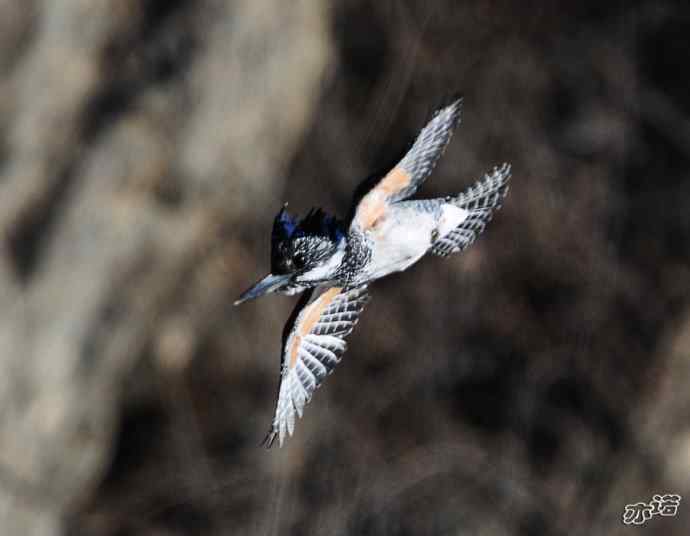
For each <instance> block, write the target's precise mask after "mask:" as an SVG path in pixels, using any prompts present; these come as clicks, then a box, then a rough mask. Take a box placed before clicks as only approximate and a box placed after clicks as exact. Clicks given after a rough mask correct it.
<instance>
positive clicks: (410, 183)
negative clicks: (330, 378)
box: [235, 98, 510, 447]
mask: <svg viewBox="0 0 690 536" xmlns="http://www.w3.org/2000/svg"><path fill="white" fill-rule="evenodd" d="M461 110H462V99H461V98H457V99H455V100H454V101H453V102H452V103H451V104H449V105H448V106H445V107H442V108H440V109H439V110H437V111H436V112H435V114H434V115H433V117H432V118H431V120H430V121H429V122H428V123H427V125H426V126H425V127H424V128H423V129H422V130H421V132H420V133H419V135H418V136H417V138H416V139H415V141H414V143H413V144H412V146H411V147H410V149H409V150H408V151H407V153H406V154H405V155H404V156H403V158H402V159H401V160H400V161H399V162H398V163H397V165H395V166H394V167H393V168H392V169H391V170H390V171H388V173H387V174H385V175H384V176H383V177H381V178H378V179H377V182H376V183H375V184H373V185H367V186H369V189H368V191H366V192H363V193H362V194H363V195H360V196H357V195H356V196H355V201H354V202H353V207H352V210H351V215H350V216H349V217H348V219H347V220H346V221H340V220H338V219H336V218H334V217H332V216H330V215H327V214H325V213H324V212H323V211H322V210H320V209H319V210H311V211H310V212H309V213H308V214H307V215H306V216H305V217H304V218H302V219H299V220H298V219H297V218H294V217H293V216H291V215H290V214H288V212H287V210H286V207H285V206H283V208H282V209H281V210H280V211H279V212H278V215H277V216H276V217H275V220H274V222H273V231H272V235H271V273H270V274H269V275H268V276H266V277H265V278H263V279H262V280H261V281H259V282H258V283H256V284H255V285H254V286H252V287H251V288H249V289H248V290H247V291H246V292H244V293H243V294H242V295H241V296H240V297H239V299H238V300H237V301H236V302H235V305H239V304H240V303H242V302H244V301H247V300H250V299H253V298H257V297H259V296H262V295H264V294H267V293H270V292H279V293H283V294H290V295H292V294H296V293H302V292H303V294H302V296H301V298H300V300H299V302H298V303H297V306H296V307H295V309H294V311H293V312H292V314H291V316H290V319H289V320H288V322H287V324H286V326H285V329H284V332H283V344H282V352H281V373H280V375H281V379H280V386H279V389H278V400H277V404H276V410H275V416H274V418H273V422H272V424H271V428H270V430H269V432H268V435H267V436H266V439H265V440H264V444H265V445H266V446H267V447H270V446H271V445H272V444H273V442H274V441H275V439H276V437H277V438H278V443H279V444H280V445H281V446H282V444H283V441H284V440H285V438H286V436H288V435H292V433H293V431H294V426H295V415H297V416H298V417H302V412H303V409H304V406H305V404H306V403H307V402H309V400H310V399H311V396H312V394H313V392H314V391H315V389H316V388H317V387H319V386H320V385H321V383H322V381H323V380H324V378H325V377H326V376H327V375H328V374H330V373H331V372H332V371H333V369H334V367H335V365H336V364H337V363H338V362H339V361H340V358H341V356H342V354H343V353H344V352H345V349H346V342H345V337H346V336H347V335H349V334H350V332H351V331H352V329H353V328H354V326H355V324H356V323H357V321H358V319H359V316H360V313H361V312H362V310H363V308H364V306H365V305H366V303H367V301H368V300H369V293H368V290H367V287H368V285H369V284H370V283H371V282H373V281H374V280H376V279H379V278H381V277H384V276H386V275H388V274H390V273H393V272H401V271H403V270H405V269H407V268H408V267H410V266H411V265H413V264H414V263H416V262H417V261H418V260H419V259H421V258H422V257H423V256H424V255H426V254H427V253H432V254H433V255H438V256H441V257H445V256H447V255H450V254H451V253H457V252H460V251H463V250H464V249H466V248H467V247H468V246H469V245H470V244H472V243H473V242H474V240H475V239H476V238H477V236H478V235H479V234H480V233H481V232H482V231H483V230H484V227H485V226H486V224H487V223H488V222H489V220H490V219H491V217H492V214H493V212H494V211H495V210H496V209H498V208H499V207H500V204H501V201H502V199H503V198H504V196H505V195H506V193H507V192H508V180H509V179H510V165H508V164H505V163H504V164H503V165H501V166H499V167H496V168H494V169H493V170H492V171H491V172H489V173H487V174H486V175H484V177H482V178H481V179H480V180H479V181H477V182H476V183H475V184H474V185H473V186H471V187H470V188H469V189H467V190H466V191H464V192H463V193H460V194H457V195H450V196H447V197H440V198H436V199H419V200H410V199H409V198H410V197H411V196H412V195H413V194H414V193H415V191H416V190H417V188H419V186H420V185H421V184H422V182H424V180H425V179H426V178H427V177H428V176H429V174H430V173H431V171H432V170H433V168H434V166H435V165H436V162H437V161H438V159H439V158H440V157H441V155H442V154H443V151H444V150H445V148H446V146H447V145H448V142H449V141H450V138H451V136H452V134H453V130H454V129H455V127H456V126H457V125H458V123H459V122H460V116H461ZM305 291H306V292H305Z"/></svg>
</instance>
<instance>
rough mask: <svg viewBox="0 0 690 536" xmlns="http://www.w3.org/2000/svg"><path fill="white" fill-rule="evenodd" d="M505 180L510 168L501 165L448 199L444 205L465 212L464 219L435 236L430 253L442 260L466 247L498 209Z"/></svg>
mask: <svg viewBox="0 0 690 536" xmlns="http://www.w3.org/2000/svg"><path fill="white" fill-rule="evenodd" d="M509 179H510V165H509V164H503V165H502V166H501V167H498V168H494V169H493V170H492V171H491V173H487V174H486V175H484V177H483V178H482V179H480V180H479V181H477V182H476V183H475V184H474V185H473V186H471V187H470V188H469V189H468V190H467V191H465V192H463V193H461V194H460V195H459V196H457V197H454V198H450V199H448V200H447V201H446V202H447V203H448V204H451V205H454V206H456V207H458V208H461V209H463V210H465V211H467V217H466V218H465V219H464V220H463V221H462V223H461V224H460V225H458V226H457V227H455V229H453V230H452V231H450V232H449V233H447V234H446V235H445V236H441V237H439V239H438V240H437V241H436V242H435V243H434V245H433V246H432V248H431V250H430V251H431V253H433V254H435V255H439V256H441V257H446V256H448V255H450V254H451V253H457V252H459V251H463V250H464V249H466V248H467V247H469V246H470V245H471V244H472V243H473V242H474V241H475V240H476V238H477V236H479V234H480V233H481V232H482V231H483V230H484V227H486V224H487V223H489V221H491V218H492V216H493V213H494V211H496V210H498V209H499V208H500V207H501V201H502V200H503V198H504V197H505V196H506V194H507V193H508V180H509Z"/></svg>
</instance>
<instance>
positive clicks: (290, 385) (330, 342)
mask: <svg viewBox="0 0 690 536" xmlns="http://www.w3.org/2000/svg"><path fill="white" fill-rule="evenodd" d="M313 292H314V289H310V290H308V291H307V292H306V293H305V294H304V295H303V297H302V299H301V300H300V301H299V303H298V304H297V306H296V307H295V311H294V313H293V318H292V320H291V321H290V322H288V324H287V325H286V329H285V332H284V336H283V349H282V353H281V364H280V387H279V389H278V400H277V403H276V411H275V417H274V418H273V423H272V424H271V429H270V431H269V433H268V435H267V436H266V439H265V444H266V445H267V446H268V447H270V446H271V445H272V444H273V442H274V441H275V439H276V437H277V438H278V443H279V444H280V445H281V446H282V444H283V441H284V440H285V437H286V435H292V432H293V430H294V426H295V416H298V417H301V416H302V411H303V410H304V406H305V404H306V403H307V402H309V400H311V396H312V394H313V392H314V391H315V390H316V389H317V388H318V387H319V386H320V385H321V382H322V381H323V380H324V378H325V377H326V376H328V375H329V374H330V373H331V372H333V369H334V368H335V366H336V365H337V364H338V363H339V362H340V357H341V356H342V354H343V353H344V352H345V350H346V349H347V343H346V342H345V337H346V336H347V335H349V334H350V332H351V331H352V329H353V328H354V327H355V324H357V321H358V320H359V315H360V313H361V312H362V310H363V309H364V306H365V305H366V303H367V301H369V294H368V293H367V289H366V286H361V287H356V288H353V289H350V290H344V289H342V288H339V287H333V288H330V289H328V290H324V291H323V292H321V293H320V294H319V295H318V297H316V298H315V299H313V300H312V299H311V298H312V295H313Z"/></svg>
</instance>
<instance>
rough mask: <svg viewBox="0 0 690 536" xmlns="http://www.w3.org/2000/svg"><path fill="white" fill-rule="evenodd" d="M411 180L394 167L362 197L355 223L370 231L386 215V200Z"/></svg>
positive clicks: (401, 170)
mask: <svg viewBox="0 0 690 536" xmlns="http://www.w3.org/2000/svg"><path fill="white" fill-rule="evenodd" d="M411 180H412V178H411V177H410V175H409V173H407V172H406V171H405V170H404V169H403V168H401V167H398V166H396V167H394V168H393V169H392V170H391V171H390V172H389V173H388V174H387V175H386V176H385V177H384V178H383V179H381V182H379V183H378V184H377V185H376V187H375V188H374V189H373V190H372V191H371V192H369V193H368V194H367V195H365V196H364V199H362V201H361V203H360V205H359V208H358V209H357V223H359V226H360V227H361V228H362V229H371V228H372V227H374V226H375V225H376V223H377V222H378V221H379V220H380V219H381V218H382V217H383V215H384V214H385V213H386V207H387V199H388V197H390V196H391V195H393V194H397V193H398V192H400V191H401V190H402V189H403V188H406V187H408V186H409V185H410V182H411Z"/></svg>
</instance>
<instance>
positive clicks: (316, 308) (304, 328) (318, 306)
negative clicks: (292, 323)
mask: <svg viewBox="0 0 690 536" xmlns="http://www.w3.org/2000/svg"><path fill="white" fill-rule="evenodd" d="M342 290H343V289H342V288H331V289H328V290H327V291H326V292H324V293H323V294H322V295H321V296H319V297H318V299H317V300H316V301H314V302H313V303H312V304H310V305H309V306H308V308H307V310H306V311H305V313H304V316H303V317H302V319H301V320H300V323H299V326H297V332H296V333H295V335H294V337H293V339H292V341H291V344H290V368H293V367H294V366H295V364H296V363H297V353H298V351H299V347H300V345H301V344H302V337H304V336H305V335H307V334H308V333H309V332H310V331H311V330H312V329H313V328H314V326H315V325H316V324H317V322H318V321H319V318H321V313H323V311H324V309H325V308H326V307H328V305H329V304H330V303H331V302H332V301H333V300H334V299H335V297H336V296H337V295H338V294H340V292H341V291H342Z"/></svg>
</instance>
